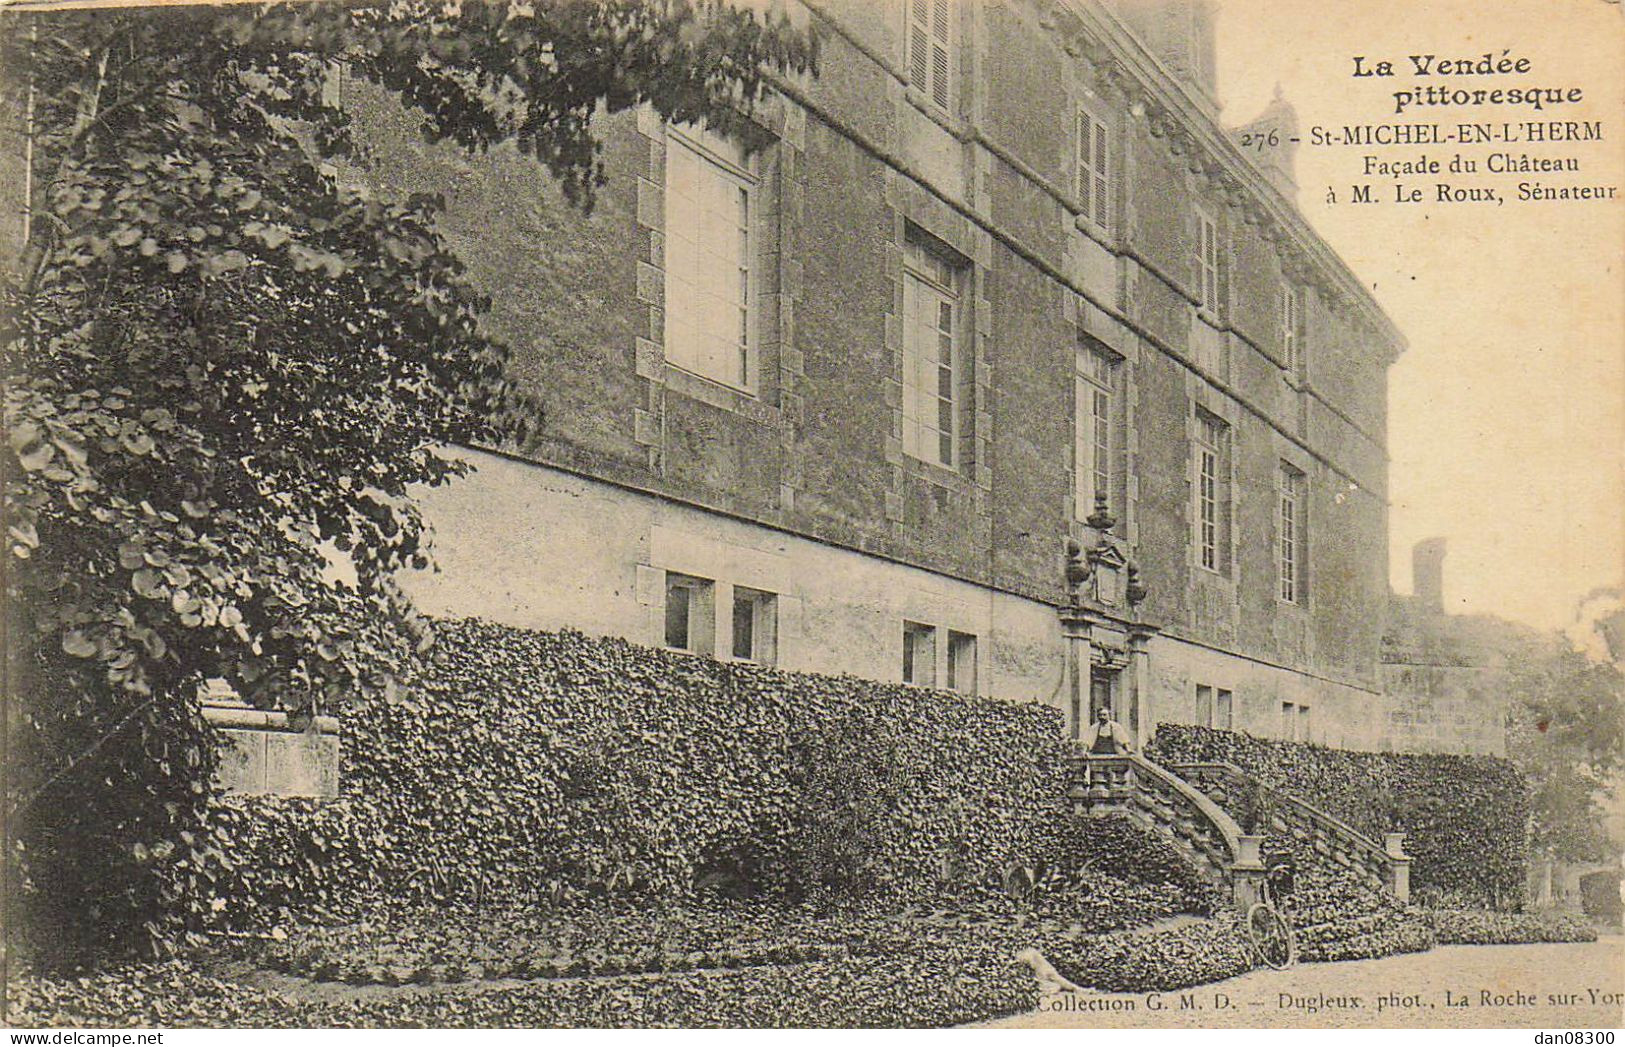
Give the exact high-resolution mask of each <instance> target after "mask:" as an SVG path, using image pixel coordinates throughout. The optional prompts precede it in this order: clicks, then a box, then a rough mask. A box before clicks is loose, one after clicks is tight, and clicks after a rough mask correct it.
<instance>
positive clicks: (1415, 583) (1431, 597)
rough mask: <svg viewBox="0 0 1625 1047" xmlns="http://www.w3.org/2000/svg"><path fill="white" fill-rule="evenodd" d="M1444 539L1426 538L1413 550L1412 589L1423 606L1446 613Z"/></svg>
mask: <svg viewBox="0 0 1625 1047" xmlns="http://www.w3.org/2000/svg"><path fill="white" fill-rule="evenodd" d="M1444 545H1445V540H1444V539H1443V538H1424V539H1422V540H1421V541H1420V542H1417V543H1416V545H1414V546H1413V547H1412V548H1411V589H1412V590H1413V591H1414V592H1415V593H1416V598H1417V599H1418V600H1419V601H1421V603H1422V606H1423V607H1426V608H1427V609H1428V610H1430V611H1437V612H1439V613H1441V614H1442V613H1443V612H1444Z"/></svg>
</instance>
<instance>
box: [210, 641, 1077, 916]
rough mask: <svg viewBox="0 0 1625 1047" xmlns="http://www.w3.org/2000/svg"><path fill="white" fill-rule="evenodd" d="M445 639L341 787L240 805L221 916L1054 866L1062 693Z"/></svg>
mask: <svg viewBox="0 0 1625 1047" xmlns="http://www.w3.org/2000/svg"><path fill="white" fill-rule="evenodd" d="M436 633H437V642H436V645H435V648H434V652H433V656H432V659H431V661H430V663H429V664H428V665H426V666H425V667H424V668H423V669H422V670H421V671H420V672H419V673H418V674H417V675H416V676H414V677H413V678H412V679H410V680H409V681H406V682H404V683H403V684H402V685H401V686H399V687H396V688H391V689H390V690H389V691H388V692H387V694H385V695H382V696H379V697H378V698H376V699H373V700H371V701H369V702H368V704H367V705H365V706H364V707H362V708H359V709H357V710H356V711H355V712H353V713H352V714H350V715H348V716H347V717H345V719H344V722H343V734H342V746H343V763H344V775H343V781H342V794H343V795H342V796H341V797H340V798H339V799H338V800H336V801H330V802H325V803H323V802H312V801H286V800H279V799H269V798H267V799H255V798H237V799H233V800H231V801H230V802H229V804H228V805H227V810H228V811H229V812H230V815H229V816H230V817H231V819H232V825H233V830H232V832H233V837H234V840H235V845H234V847H233V849H232V863H233V868H234V877H235V879H234V880H233V882H232V884H231V885H230V886H229V888H228V889H227V890H225V891H224V892H223V900H224V901H225V902H226V903H227V911H226V915H227V916H228V917H233V918H236V919H238V920H239V922H247V921H252V920H254V919H267V920H277V921H280V920H283V919H285V918H288V917H289V916H290V915H291V916H292V917H293V918H297V917H299V916H300V915H301V914H306V913H309V912H311V911H312V910H314V909H322V910H326V911H329V912H332V913H333V914H335V915H339V916H348V915H354V914H356V913H359V912H361V911H364V910H366V909H368V908H370V907H373V906H375V905H377V904H379V903H380V902H382V901H384V900H385V899H388V898H394V899H405V900H416V901H419V902H425V903H433V904H446V903H460V904H462V903H474V902H479V903H481V904H486V903H490V904H506V903H509V902H523V903H526V904H530V903H537V904H545V905H548V906H551V907H559V906H569V905H572V904H578V903H582V902H586V901H588V900H590V899H592V898H594V897H603V896H619V897H639V896H650V897H660V898H669V897H672V896H674V895H676V896H692V895H696V894H700V893H704V892H707V891H711V890H726V891H727V892H728V893H730V894H738V895H763V896H771V897H779V898H790V899H797V898H814V897H827V898H895V899H902V898H909V897H924V896H927V895H930V894H933V893H936V892H940V891H942V890H945V889H951V888H952V887H954V886H955V885H964V886H976V885H983V886H987V885H993V886H997V885H999V884H1000V882H1001V881H1000V875H1001V872H1002V870H1004V869H1005V868H1007V867H1008V866H1010V865H1011V864H1012V863H1018V864H1032V863H1034V862H1035V861H1036V860H1038V859H1045V860H1046V861H1048V862H1049V863H1050V864H1052V865H1053V864H1058V858H1056V856H1055V855H1054V854H1053V853H1051V854H1045V853H1043V849H1044V848H1046V847H1048V846H1049V844H1048V843H1047V842H1046V841H1047V839H1048V837H1047V836H1046V833H1047V832H1048V831H1049V830H1048V829H1047V822H1048V821H1049V820H1050V819H1051V818H1052V817H1054V800H1055V799H1056V798H1057V797H1060V796H1063V795H1064V790H1065V785H1064V766H1063V760H1062V758H1061V757H1062V753H1063V750H1064V746H1065V745H1066V743H1065V741H1064V740H1063V739H1062V737H1061V731H1060V724H1059V722H1058V720H1057V713H1056V712H1055V710H1053V709H1051V708H1049V707H1047V706H1036V705H1029V706H1019V705H1011V704H1008V703H1004V702H996V701H992V700H989V699H984V698H976V697H967V696H965V695H960V694H955V693H952V692H944V691H928V690H924V689H921V688H915V687H907V686H903V685H899V684H886V683H877V682H874V681H870V680H861V679H857V678H855V677H846V676H840V677H834V676H821V675H816V674H810V673H789V672H782V671H779V670H775V669H771V668H766V667H762V666H758V665H752V664H748V663H739V662H717V661H713V660H711V659H709V658H700V657H695V656H691V655H686V654H682V653H678V652H670V651H660V650H654V649H650V648H646V647H640V646H637V645H635V644H632V643H628V642H626V641H624V640H619V639H600V638H591V637H586V636H583V635H581V634H579V633H573V632H563V633H539V632H530V631H525V630H519V629H513V628H509V627H506V626H499V625H494V624H491V623H488V622H483V621H476V620H465V621H457V622H442V623H438V624H437V628H436ZM245 904H253V905H257V906H258V907H259V911H258V912H253V911H246V912H242V913H237V912H236V909H237V908H238V907H240V906H243V905H245Z"/></svg>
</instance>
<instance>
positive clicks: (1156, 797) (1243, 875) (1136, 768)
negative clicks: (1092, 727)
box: [1068, 752, 1264, 905]
mask: <svg viewBox="0 0 1625 1047" xmlns="http://www.w3.org/2000/svg"><path fill="white" fill-rule="evenodd" d="M1072 761H1073V765H1072V785H1071V787H1070V789H1069V791H1068V796H1069V797H1070V798H1071V799H1072V800H1073V804H1074V810H1075V812H1076V813H1077V814H1080V815H1085V814H1106V813H1123V814H1126V815H1128V816H1130V817H1133V818H1136V819H1137V820H1139V821H1142V822H1147V823H1149V824H1151V825H1152V826H1154V827H1156V828H1157V829H1159V830H1161V831H1162V832H1163V833H1165V834H1166V835H1167V836H1168V837H1169V838H1170V839H1171V840H1172V842H1173V844H1174V845H1175V846H1176V847H1177V848H1179V850H1180V851H1181V852H1182V853H1183V854H1185V855H1186V856H1187V857H1188V858H1190V859H1191V860H1192V861H1193V862H1194V863H1195V864H1196V866H1197V868H1198V870H1199V871H1200V872H1201V873H1202V874H1203V875H1204V876H1205V877H1206V878H1207V879H1208V880H1209V881H1211V882H1212V883H1214V884H1215V885H1216V886H1221V887H1223V888H1225V889H1228V890H1229V891H1230V893H1231V896H1232V898H1233V899H1234V900H1235V902H1236V903H1237V904H1238V905H1248V904H1251V902H1252V901H1253V900H1255V899H1256V898H1257V897H1258V885H1259V882H1260V880H1261V879H1262V877H1263V874H1264V866H1263V864H1262V862H1261V861H1260V860H1259V850H1258V840H1257V838H1256V837H1249V836H1247V835H1246V834H1244V833H1242V831H1241V827H1240V826H1239V825H1237V824H1236V821H1235V819H1234V818H1232V817H1230V815H1229V814H1227V813H1226V812H1225V811H1224V809H1223V808H1222V807H1221V806H1220V805H1219V804H1217V803H1215V802H1214V801H1213V800H1212V799H1211V798H1210V797H1208V796H1207V795H1206V794H1205V793H1203V792H1202V791H1201V790H1200V789H1197V788H1194V787H1193V786H1191V785H1190V784H1188V783H1186V782H1184V781H1182V780H1181V779H1180V778H1179V776H1178V775H1176V774H1173V773H1172V772H1170V771H1168V770H1167V769H1166V768H1163V767H1161V766H1159V765H1158V764H1156V763H1154V762H1152V761H1151V760H1148V759H1146V758H1145V757H1144V756H1141V755H1140V754H1138V753H1114V754H1110V755H1097V754H1090V753H1084V752H1078V753H1076V754H1075V755H1074V756H1073V757H1072Z"/></svg>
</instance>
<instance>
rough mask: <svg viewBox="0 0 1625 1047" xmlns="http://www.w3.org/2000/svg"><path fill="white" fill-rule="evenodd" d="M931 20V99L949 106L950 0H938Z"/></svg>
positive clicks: (943, 105) (943, 106)
mask: <svg viewBox="0 0 1625 1047" xmlns="http://www.w3.org/2000/svg"><path fill="white" fill-rule="evenodd" d="M933 14H934V17H933V18H932V20H931V37H932V39H931V100H932V101H933V102H935V103H937V104H938V105H940V106H942V108H944V109H946V108H948V71H949V70H948V0H936V2H935V10H934V12H933Z"/></svg>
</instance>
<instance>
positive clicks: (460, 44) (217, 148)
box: [0, 0, 815, 958]
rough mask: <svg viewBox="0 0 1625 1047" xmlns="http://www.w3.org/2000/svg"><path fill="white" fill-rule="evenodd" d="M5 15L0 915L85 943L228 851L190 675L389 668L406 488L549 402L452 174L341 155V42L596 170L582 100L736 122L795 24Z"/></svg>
mask: <svg viewBox="0 0 1625 1047" xmlns="http://www.w3.org/2000/svg"><path fill="white" fill-rule="evenodd" d="M0 18H3V21H0V68H4V69H6V70H8V76H9V82H8V83H7V84H6V91H7V98H8V100H9V101H11V102H12V103H13V113H14V115H16V116H17V117H18V118H19V121H18V122H19V123H23V124H25V125H26V126H27V129H28V132H29V133H28V134H27V135H26V141H25V142H24V143H23V145H22V148H20V149H18V150H17V152H18V153H21V154H23V155H25V156H26V157H27V160H28V168H29V181H28V183H27V184H28V187H29V188H28V196H27V200H26V201H22V200H19V201H18V202H19V203H20V204H21V203H24V202H26V204H27V206H28V209H29V211H30V217H29V226H28V231H27V235H26V242H25V243H23V244H22V245H21V249H20V251H17V250H13V251H11V252H10V253H9V255H8V257H7V258H6V259H5V261H6V262H7V263H8V264H7V266H6V268H7V273H6V275H5V278H4V282H3V285H0V294H3V295H4V300H3V301H0V314H3V316H4V321H3V323H0V354H3V355H0V360H3V367H4V376H5V392H4V423H5V429H6V440H5V441H4V447H3V448H0V470H3V473H4V504H3V511H4V521H3V523H4V530H5V533H6V551H5V554H4V557H3V558H4V560H5V562H6V563H7V573H6V578H5V582H6V593H5V599H6V605H5V609H4V610H5V623H6V628H7V635H6V638H5V643H6V650H5V655H6V659H7V670H8V672H9V673H10V675H11V683H12V687H11V688H10V692H11V693H12V694H13V695H15V699H14V701H12V702H11V703H10V706H9V709H8V715H7V719H6V724H5V727H6V729H5V731H4V734H3V737H4V739H5V741H6V743H7V745H8V747H9V750H10V751H9V752H7V753H4V754H0V762H4V763H5V764H6V765H7V766H8V767H11V768H14V771H13V773H12V775H13V776H12V780H11V781H10V782H9V783H8V788H7V789H6V791H5V811H6V814H7V815H8V823H9V825H8V830H9V832H8V836H9V839H10V840H12V841H14V846H13V847H12V848H11V849H10V851H9V853H8V854H7V856H6V857H7V862H6V865H5V867H6V870H7V873H8V876H9V877H12V878H13V880H12V882H11V883H9V884H8V886H16V884H17V881H16V879H15V878H17V877H20V878H21V882H20V886H21V890H20V891H17V892H13V891H7V892H6V897H7V898H8V899H11V898H12V897H13V895H16V897H18V898H20V899H21V901H22V903H23V905H24V908H25V910H26V911H25V912H23V913H20V914H19V913H15V912H13V913H5V914H0V917H10V918H5V919H4V923H5V925H6V926H7V927H8V928H17V927H19V926H20V927H23V928H26V929H30V930H31V932H32V934H31V937H32V939H33V941H34V942H35V943H36V946H38V945H41V944H48V945H49V946H50V949H49V950H48V951H49V952H50V953H51V954H52V955H54V956H56V957H58V958H62V957H80V956H87V955H95V954H99V953H105V952H107V951H109V950H116V949H124V948H128V947H131V946H132V945H134V944H140V943H143V942H145V943H148V944H162V943H165V942H173V941H175V940H176V937H177V935H176V931H177V929H178V927H179V926H181V925H184V923H185V921H186V919H187V917H188V915H189V912H188V909H187V907H188V906H191V907H192V909H193V910H195V909H196V908H197V907H199V906H204V905H206V904H207V902H208V899H209V880H210V878H211V877H212V876H213V875H214V872H215V870H216V869H217V868H218V867H219V864H220V863H221V862H223V861H226V860H227V857H226V854H225V853H224V851H223V850H222V849H221V848H220V846H219V844H220V843H221V841H220V840H219V839H217V838H216V836H215V835H214V833H215V832H216V831H217V830H215V829H214V828H212V827H211V825H210V822H209V819H208V808H209V796H210V787H209V781H210V777H211V774H212V770H213V767H214V763H215V759H214V741H213V738H212V737H211V734H210V730H209V728H208V727H207V725H206V724H204V722H203V721H202V719H201V717H200V714H199V711H198V708H197V701H196V692H197V687H198V685H199V683H200V681H202V680H205V679H207V678H210V677H224V678H226V679H227V680H229V681H231V682H232V683H233V684H234V685H236V687H237V688H238V689H239V691H241V692H242V693H243V694H244V695H246V696H248V697H249V698H251V699H252V700H253V701H254V702H255V703H256V704H259V705H261V706H265V707H270V706H273V705H275V706H280V707H283V708H286V709H288V710H289V711H290V712H291V713H292V714H293V715H295V716H296V717H304V716H309V715H311V714H313V713H315V712H317V711H320V710H331V709H333V708H334V707H335V705H336V704H337V703H339V702H341V701H342V700H343V699H344V697H345V696H346V695H349V694H352V693H355V692H356V691H357V690H358V689H362V688H365V687H368V686H371V685H375V684H377V683H378V682H380V680H381V678H382V674H384V673H387V672H388V671H389V670H390V669H391V668H394V667H396V666H398V664H399V662H400V660H401V659H402V658H405V657H407V656H408V655H409V654H410V653H411V652H412V651H413V650H414V649H417V648H419V647H421V646H422V645H423V644H424V643H425V642H426V641H427V639H428V637H427V634H426V630H425V629H424V627H423V626H422V624H421V623H420V622H419V621H418V620H417V619H415V617H414V616H413V613H412V610H411V607H410V605H409V603H408V601H407V600H406V599H405V598H404V597H403V595H402V594H401V593H400V591H399V590H398V589H397V588H396V586H395V585H394V584H393V582H392V577H393V576H394V575H395V573H396V572H398V571H399V570H401V569H403V568H409V567H422V566H425V565H427V564H428V563H429V562H430V549H429V544H428V537H429V536H428V533H427V528H426V525H425V521H424V520H423V519H422V517H421V516H420V515H419V512H418V510H417V508H416V507H415V506H414V504H413V502H412V500H411V497H410V491H411V490H412V488H413V487H414V486H416V485H423V486H435V485H439V484H443V483H446V482H448V481H451V480H453V479H454V478H455V477H457V476H458V475H459V474H460V473H461V472H462V471H463V470H464V468H465V467H464V466H462V465H460V464H458V463H456V462H454V461H451V460H448V459H447V458H445V457H442V456H440V455H437V454H436V453H435V449H436V447H438V446H441V445H445V444H447V443H468V442H498V441H503V440H515V439H521V438H523V435H524V433H523V429H524V426H525V421H524V419H525V418H527V417H531V416H533V411H532V410H531V409H530V408H529V405H526V404H523V403H521V402H520V398H519V397H518V396H517V394H515V393H514V391H513V390H512V389H511V387H510V386H509V385H508V383H507V382H506V380H505V379H504V365H505V361H506V351H505V349H504V347H503V346H502V345H500V344H497V343H496V342H495V341H493V340H492V339H491V338H489V337H487V336H486V335H485V334H484V333H482V330H481V325H480V317H481V313H482V310H483V309H484V308H485V306H486V302H485V301H484V300H483V299H482V298H481V296H480V295H479V294H477V293H475V291H474V290H472V289H471V288H470V287H469V286H468V285H467V284H466V283H465V281H464V279H463V266H462V264H461V263H460V262H459V260H458V259H457V258H456V257H455V256H454V255H453V254H452V252H451V251H450V250H449V248H448V246H447V245H446V243H445V242H444V241H443V240H442V238H441V237H440V235H439V234H438V233H437V231H436V217H437V215H438V213H439V211H440V208H441V204H440V201H439V200H438V199H437V198H434V197H431V196H422V195H418V196H411V197H404V198H402V197H393V196H388V195H383V194H380V193H377V192H373V191H369V190H367V189H365V188H360V187H356V186H352V185H348V184H344V183H343V182H341V181H340V180H339V179H337V178H336V177H334V175H333V173H332V172H333V170H334V168H333V167H332V166H329V165H330V164H334V163H344V162H346V161H348V160H352V159H354V158H356V157H358V156H361V155H364V153H365V142H361V141H357V140H356V137H355V136H353V135H352V134H351V126H350V122H349V118H348V116H347V114H346V113H345V112H344V111H343V110H342V109H340V108H337V107H334V106H332V105H329V104H325V103H324V86H325V85H326V84H327V83H328V81H329V77H330V76H331V73H332V70H333V69H334V68H335V67H337V66H339V65H341V64H342V66H343V67H345V68H347V69H348V70H349V71H350V74H351V75H355V76H359V77H362V78H365V79H367V80H369V81H372V82H373V83H375V84H378V85H380V86H382V87H383V88H386V89H388V90H389V91H391V92H393V93H394V94H395V95H396V96H397V97H398V99H399V100H400V102H401V104H403V105H404V106H405V107H407V108H408V109H409V110H410V111H412V112H413V113H415V114H416V116H417V118H419V119H420V120H421V125H422V130H423V133H424V134H425V135H426V136H427V137H428V138H429V139H431V140H449V141H451V142H454V143H456V144H457V145H459V146H461V147H463V148H465V149H468V150H472V151H480V150H486V149H489V148H491V147H493V146H495V145H498V144H502V143H511V144H512V145H514V146H516V147H517V148H518V149H519V150H520V151H521V152H522V153H524V154H526V155H528V156H531V157H533V158H535V160H536V161H537V162H538V163H540V164H542V165H544V166H545V167H546V169H547V170H548V171H549V172H550V173H551V174H552V175H553V176H554V177H555V178H556V179H557V180H558V182H559V184H560V186H561V188H562V191H563V194H564V195H565V197H566V198H568V199H569V200H570V201H573V202H575V203H576V204H579V205H581V206H590V205H591V202H592V196H593V189H594V187H595V186H597V185H598V184H600V183H601V181H602V170H601V166H600V162H599V158H598V144H597V142H596V140H595V138H594V133H593V119H594V114H595V113H597V112H599V111H601V110H605V109H607V110H608V111H611V112H614V111H618V110H624V109H626V108H628V107H632V106H636V105H642V104H649V105H652V106H653V108H654V109H655V110H656V111H658V112H659V113H660V114H661V115H662V116H665V117H667V118H669V119H674V120H681V121H689V120H699V121H703V122H706V123H708V124H710V125H711V126H719V127H721V128H722V129H724V130H728V129H737V128H738V127H739V126H741V122H742V121H743V120H745V119H747V116H746V114H747V113H748V111H749V108H750V107H751V105H752V104H753V103H754V102H755V101H757V100H758V99H759V97H760V95H761V93H762V92H763V90H764V89H765V85H766V78H767V77H768V76H769V75H770V74H772V73H774V72H796V73H799V72H804V71H807V70H809V69H811V68H812V63H813V61H814V58H815V41H813V40H812V39H811V38H810V37H809V36H808V35H807V34H805V33H802V32H800V31H797V30H795V29H794V28H792V27H791V26H790V25H789V24H788V23H787V22H786V21H785V19H784V17H783V16H782V14H777V15H773V16H770V17H768V18H759V17H757V16H756V15H754V14H752V13H749V12H746V11H741V10H739V9H735V8H732V7H729V6H727V5H725V4H721V3H717V2H714V0H709V2H703V3H701V4H699V5H695V4H692V3H689V2H688V0H646V2H643V3H637V2H634V0H568V2H566V0H529V2H526V3H518V2H515V3H511V4H500V3H491V4H482V3H475V2H463V3H460V4H459V3H455V2H451V3H444V4H442V3H434V2H426V0H399V2H388V3H384V4H381V5H376V6H365V5H349V4H336V3H334V4H329V3H318V4H304V3H292V4H287V3H283V4H272V5H268V6H247V5H242V6H239V5H226V6H220V7H184V8H183V7H162V8H148V9H144V10H126V11H121V12H107V11H100V12H50V13H32V14H21V13H16V12H13V13H10V14H6V15H3V16H0ZM335 551H336V552H339V553H343V554H344V555H345V556H346V557H347V559H348V564H349V569H347V570H346V571H343V572H339V574H340V575H341V577H335V572H334V570H333V562H334V557H333V555H332V554H333V553H334V552H335ZM19 915H21V916H22V917H24V918H23V919H21V920H19V919H17V918H16V917H17V916H19ZM190 915H196V913H195V911H193V912H191V913H190ZM42 958H46V957H44V956H42Z"/></svg>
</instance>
